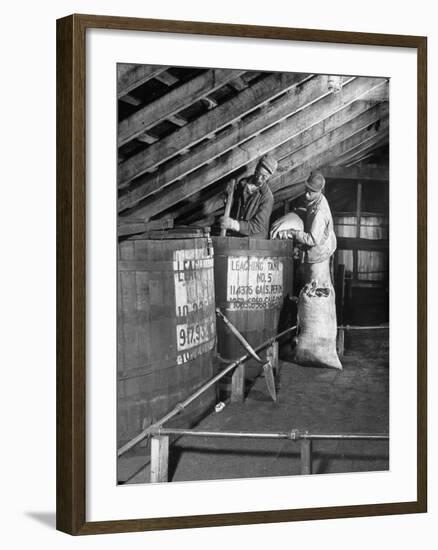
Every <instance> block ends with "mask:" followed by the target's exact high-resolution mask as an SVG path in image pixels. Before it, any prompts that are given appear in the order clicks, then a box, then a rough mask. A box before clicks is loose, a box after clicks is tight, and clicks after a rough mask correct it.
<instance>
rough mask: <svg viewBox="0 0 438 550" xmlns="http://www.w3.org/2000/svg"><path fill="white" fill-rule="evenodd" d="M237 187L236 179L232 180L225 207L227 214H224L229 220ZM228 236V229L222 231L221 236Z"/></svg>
mask: <svg viewBox="0 0 438 550" xmlns="http://www.w3.org/2000/svg"><path fill="white" fill-rule="evenodd" d="M235 185H236V180H235V179H232V180H231V182H230V183H229V184H228V189H227V191H228V196H227V203H226V205H225V212H224V217H227V218H229V217H230V212H231V206H232V204H233V195H234V187H235ZM226 234H227V230H226V229H221V233H220V236H221V237H225V235H226Z"/></svg>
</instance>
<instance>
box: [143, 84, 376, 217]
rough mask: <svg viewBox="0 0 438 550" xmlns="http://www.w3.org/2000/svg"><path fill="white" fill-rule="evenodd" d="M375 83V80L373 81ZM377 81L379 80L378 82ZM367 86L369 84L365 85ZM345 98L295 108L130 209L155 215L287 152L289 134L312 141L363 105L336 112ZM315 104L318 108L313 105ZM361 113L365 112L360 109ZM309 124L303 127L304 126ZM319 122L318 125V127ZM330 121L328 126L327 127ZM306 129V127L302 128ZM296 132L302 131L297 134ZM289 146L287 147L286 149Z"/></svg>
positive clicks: (368, 120) (301, 140)
mask: <svg viewBox="0 0 438 550" xmlns="http://www.w3.org/2000/svg"><path fill="white" fill-rule="evenodd" d="M357 80H358V82H357V83H356V86H355V87H354V88H353V89H351V90H350V93H351V94H352V97H353V98H356V97H357V95H355V92H356V91H357V90H359V89H360V87H361V86H363V84H364V83H363V82H361V81H360V79H357ZM374 84H375V83H374ZM380 84H381V81H380ZM368 86H369V84H368ZM365 93H366V89H362V94H365ZM347 97H348V95H345V96H344V99H343V100H342V99H339V98H337V97H336V96H329V97H328V99H326V100H325V101H324V102H323V101H321V105H318V104H319V103H320V102H318V103H314V104H313V106H312V110H311V112H310V113H304V111H299V112H298V113H297V114H296V115H294V116H292V117H290V118H289V119H286V120H285V121H284V122H282V123H281V124H279V125H276V126H274V127H273V128H271V129H269V130H268V131H267V132H264V133H263V134H262V135H260V136H258V137H256V138H253V139H252V140H249V141H247V142H245V143H244V144H243V145H240V146H239V147H237V148H235V149H232V150H231V151H229V152H228V153H226V154H225V155H222V156H221V157H219V158H218V159H217V160H216V161H214V162H213V163H212V165H209V166H208V167H203V168H201V169H200V170H198V171H197V172H195V173H193V174H192V175H191V177H190V181H186V182H184V181H181V182H178V185H177V186H175V185H172V186H171V187H170V188H169V190H168V191H166V192H164V190H163V191H161V192H160V193H158V194H157V195H155V196H154V197H152V198H151V200H148V201H147V203H146V204H144V206H140V207H139V208H134V209H133V213H134V212H135V215H136V216H145V217H147V216H155V215H157V214H159V212H160V210H161V211H162V210H166V209H167V208H169V207H170V206H172V204H176V203H177V202H179V201H180V200H183V199H185V198H186V197H187V195H190V194H193V193H195V192H197V191H198V190H199V189H202V188H204V187H207V186H208V185H211V184H212V183H214V182H215V181H217V180H218V179H220V178H222V177H224V176H226V175H227V174H230V173H231V172H233V171H234V170H236V169H238V168H239V167H241V166H244V165H247V164H249V163H251V162H256V160H257V158H258V157H259V156H260V155H262V154H264V153H265V152H268V151H273V150H274V154H276V155H277V154H278V153H279V152H281V154H283V155H287V154H288V153H289V152H290V150H291V149H290V147H291V143H289V145H285V146H284V147H283V149H278V147H279V146H282V145H284V144H285V143H286V142H291V139H290V136H291V135H292V136H294V135H295V137H294V139H295V142H294V143H295V146H296V147H303V145H304V144H305V143H306V139H307V140H308V141H309V140H310V141H312V140H314V139H315V138H316V137H317V136H321V135H323V133H324V132H327V131H328V129H330V128H332V127H335V125H340V124H342V123H343V122H345V120H349V119H350V118H352V117H353V116H355V115H357V114H359V113H360V112H361V109H364V108H365V107H366V106H367V105H366V103H363V102H358V103H357V106H356V105H355V104H354V101H351V103H350V104H349V105H347V107H344V108H343V109H341V110H340V112H339V113H338V112H337V111H339V106H341V105H343V101H344V100H345V99H346V98H347ZM327 102H329V103H330V102H331V105H332V106H334V105H336V106H337V107H336V109H337V110H335V112H334V113H333V114H332V115H330V110H328V109H327ZM317 105H318V108H317ZM385 108H386V109H387V107H385V106H384V104H381V105H377V106H375V107H373V108H372V109H377V110H378V111H376V112H377V113H380V115H381V116H383V113H384V112H385ZM368 110H370V109H368ZM364 112H365V111H364ZM329 115H330V116H331V117H333V118H332V122H331V123H329V122H327V121H326V118H323V119H322V120H321V116H323V117H327V118H330V116H329ZM300 120H301V123H302V125H303V126H302V127H300V123H299V121H300ZM376 120H378V117H377V118H373V119H371V118H364V119H363V124H364V125H369V124H372V123H373V122H375V121H376ZM361 122H362V121H361V119H359V120H358V121H357V122H356V124H360V123H361ZM309 124H310V127H309V128H307V126H309ZM318 124H319V126H318ZM330 124H331V126H330ZM305 128H307V130H304V129H305ZM300 134H303V135H301V136H300ZM288 147H289V149H288ZM292 150H293V146H292Z"/></svg>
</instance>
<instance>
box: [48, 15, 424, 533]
mask: <svg viewBox="0 0 438 550" xmlns="http://www.w3.org/2000/svg"><path fill="white" fill-rule="evenodd" d="M91 28H99V29H117V30H128V31H144V32H155V33H182V34H195V35H213V36H224V37H246V38H254V39H261V40H262V39H274V40H293V41H307V42H320V43H326V44H329V43H332V44H334V43H341V44H356V45H374V46H391V47H398V48H412V49H415V50H416V52H417V132H418V133H417V166H418V172H417V201H418V202H417V216H418V240H417V278H418V288H417V311H418V326H417V334H418V336H417V382H418V384H417V499H416V500H413V501H410V502H394V503H390V502H389V503H384V504H373V505H353V506H336V507H324V508H321V507H318V508H306V509H293V510H265V511H258V512H245V513H223V514H222V513H221V514H209V515H195V516H184V517H160V518H144V519H132V520H114V521H97V522H87V521H86V453H85V449H86V353H85V352H86V347H85V342H86V322H85V321H86V292H85V285H86V246H85V244H86V209H85V205H86V173H85V157H86V147H85V128H86V109H85V79H86V63H85V60H86V41H85V34H86V31H87V29H91ZM426 227H427V39H426V38H425V37H420V36H399V35H386V34H372V33H355V32H340V31H328V30H311V29H293V28H280V27H261V26H247V25H233V24H219V23H200V22H186V21H166V20H153V19H135V18H125V17H109V16H94V15H71V16H68V17H65V18H63V19H59V20H58V21H57V528H58V529H59V530H61V531H64V532H66V533H69V534H73V535H83V534H84V535H85V534H98V533H120V532H130V531H145V530H159V529H177V528H189V527H207V526H221V525H242V524H256V523H275V522H288V521H302V520H310V519H330V518H347V517H359V516H376V515H388V514H406V513H418V512H426V510H427V439H426V433H427V424H426V422H427V420H426V411H427V378H426V362H427V357H426V353H427V352H426V350H427V307H426V301H427V294H426V293H427V272H426V269H427V258H426V249H427V248H426V247H427V233H426V231H427V229H426Z"/></svg>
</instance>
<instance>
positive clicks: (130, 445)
mask: <svg viewBox="0 0 438 550" xmlns="http://www.w3.org/2000/svg"><path fill="white" fill-rule="evenodd" d="M296 328H297V327H296V325H295V326H293V327H289V328H287V329H286V330H283V331H282V332H280V333H278V334H277V335H275V336H273V337H272V338H269V339H268V340H266V341H265V342H263V343H261V344H260V345H258V346H257V347H256V348H254V351H255V352H259V351H261V350H262V349H265V348H267V347H268V346H270V345H272V344H273V343H274V342H276V341H277V340H279V339H280V338H283V336H286V335H287V334H289V333H290V332H292V331H293V330H295V329H296ZM250 358H251V354H250V353H247V354H245V355H242V357H239V359H236V360H235V361H233V362H232V363H230V364H229V365H227V366H226V367H225V368H224V369H223V370H222V371H221V372H219V373H218V374H217V375H216V376H214V377H213V378H211V379H210V380H208V382H206V383H205V384H203V385H202V386H201V387H200V388H199V389H198V390H196V391H195V392H194V393H192V394H191V395H189V397H187V399H185V400H184V401H182V402H181V403H178V404H177V405H175V407H174V408H173V409H172V410H171V411H170V412H169V413H167V414H166V415H165V416H163V417H162V418H160V420H157V422H154V424H151V425H150V426H148V427H147V428H145V429H144V430H142V431H141V432H140V433H139V434H138V435H136V436H135V437H133V438H132V439H131V440H130V441H128V443H126V444H125V445H123V446H122V447H120V449H118V451H117V456H118V457H120V456H122V455H124V454H125V453H127V452H128V451H129V450H131V449H132V448H133V447H135V446H136V445H138V443H140V442H141V441H143V439H145V438H146V437H148V436H149V435H150V434H151V433H152V432H153V431H154V430H156V429H157V428H159V427H161V426H162V425H163V424H164V423H165V422H168V421H169V420H171V419H172V418H174V417H175V416H177V415H178V414H179V413H180V412H181V411H183V410H184V409H185V408H186V407H188V406H189V405H190V403H192V402H193V401H194V400H195V399H197V398H198V397H199V396H200V395H201V394H203V393H204V392H205V391H206V390H208V389H209V388H210V387H211V386H212V385H213V384H215V383H216V382H217V381H218V380H220V379H221V378H223V377H224V376H225V375H226V374H227V373H228V372H230V371H232V370H233V369H235V368H236V367H238V366H239V365H240V364H241V363H243V362H244V361H247V360H248V359H250Z"/></svg>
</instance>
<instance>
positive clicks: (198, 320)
mask: <svg viewBox="0 0 438 550" xmlns="http://www.w3.org/2000/svg"><path fill="white" fill-rule="evenodd" d="M172 237H173V238H172V239H170V240H169V239H164V240H163V239H160V240H152V239H144V238H143V239H142V238H138V237H137V238H134V239H133V240H125V241H122V242H120V243H119V247H118V255H119V256H118V361H117V363H118V369H117V370H118V381H117V382H118V383H117V393H118V398H117V399H118V410H117V426H118V428H117V429H118V446H119V447H120V446H121V445H122V444H124V443H126V442H127V441H129V440H130V439H131V438H132V437H134V436H135V435H137V433H138V432H140V431H141V430H142V428H144V427H146V426H147V425H149V424H150V423H152V422H155V421H157V420H159V419H160V418H161V417H163V416H164V415H165V414H166V413H167V412H169V411H170V410H171V409H172V408H173V407H174V406H175V405H176V404H177V403H179V402H181V401H183V400H184V399H185V398H186V397H188V396H189V395H190V394H192V393H193V392H194V391H195V390H196V389H197V388H198V387H200V386H201V385H202V384H203V383H204V382H205V381H207V380H208V379H209V378H211V377H212V376H213V367H212V354H213V352H214V348H215V344H216V320H215V299H214V276H213V250H212V246H211V241H210V239H209V238H205V237H200V238H184V239H181V238H175V235H172ZM215 398H216V396H215V390H214V389H212V390H210V391H207V392H205V393H204V394H202V395H201V397H199V398H198V399H197V400H195V401H194V402H193V403H192V404H191V405H190V406H189V407H188V408H187V409H186V410H184V411H183V412H182V413H180V415H178V416H177V417H176V422H174V423H173V424H170V425H172V426H175V425H183V426H187V425H188V424H191V423H192V422H193V421H194V420H196V419H198V418H200V417H201V416H202V415H203V414H204V413H205V412H206V411H207V410H208V409H209V408H210V407H211V406H212V405H213V404H214V401H215Z"/></svg>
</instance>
